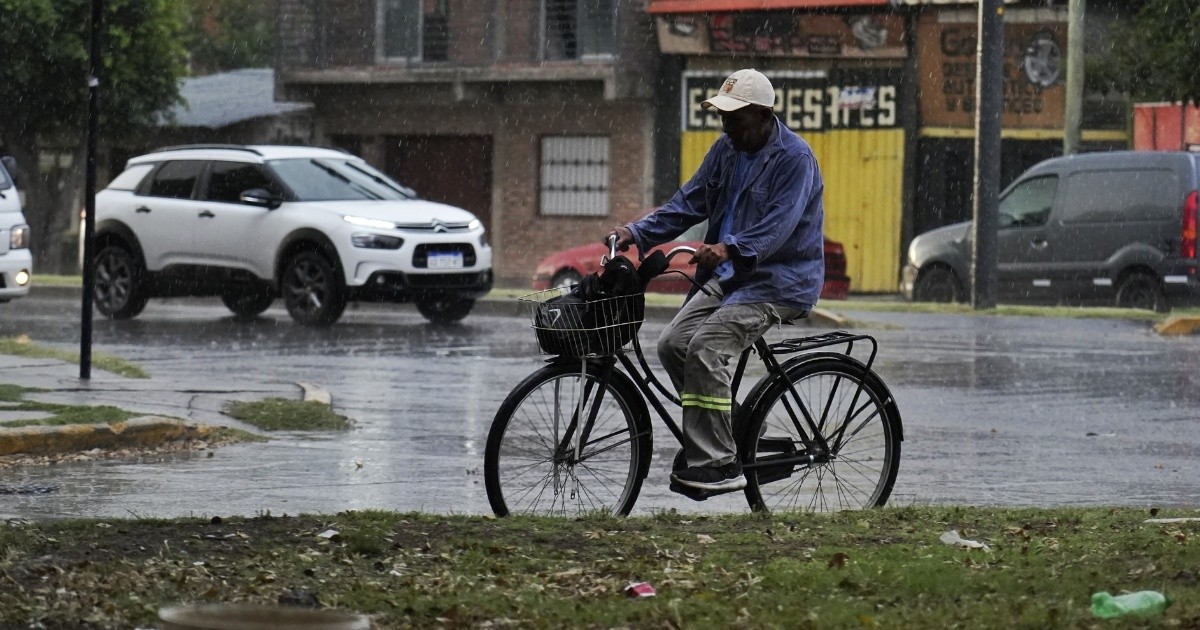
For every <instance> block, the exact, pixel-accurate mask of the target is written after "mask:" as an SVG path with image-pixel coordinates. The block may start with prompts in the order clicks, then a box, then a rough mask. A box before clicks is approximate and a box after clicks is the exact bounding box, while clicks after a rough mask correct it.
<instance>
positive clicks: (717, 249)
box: [688, 243, 730, 269]
mask: <svg viewBox="0 0 1200 630" xmlns="http://www.w3.org/2000/svg"><path fill="white" fill-rule="evenodd" d="M729 259H730V255H729V247H728V246H726V245H725V243H717V244H716V245H707V244H706V245H701V246H700V248H699V249H697V250H696V253H695V254H694V255H692V259H691V260H689V261H688V262H689V263H694V264H695V265H696V266H698V267H702V268H704V269H715V268H716V267H717V265H719V264H721V263H723V262H725V261H726V260H729Z"/></svg>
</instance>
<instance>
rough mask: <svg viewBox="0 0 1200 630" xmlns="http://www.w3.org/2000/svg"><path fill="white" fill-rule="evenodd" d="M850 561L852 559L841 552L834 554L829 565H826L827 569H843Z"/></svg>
mask: <svg viewBox="0 0 1200 630" xmlns="http://www.w3.org/2000/svg"><path fill="white" fill-rule="evenodd" d="M849 559H850V556H848V555H846V554H845V553H842V552H840V551H839V552H837V553H835V554H833V556H832V557H831V558H829V563H828V564H826V565H825V566H826V568H829V569H841V568H843V567H845V566H846V561H847V560H849Z"/></svg>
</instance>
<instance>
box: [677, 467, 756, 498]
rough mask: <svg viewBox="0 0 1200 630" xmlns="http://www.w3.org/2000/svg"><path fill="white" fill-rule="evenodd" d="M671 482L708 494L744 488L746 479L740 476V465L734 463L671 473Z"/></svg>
mask: <svg viewBox="0 0 1200 630" xmlns="http://www.w3.org/2000/svg"><path fill="white" fill-rule="evenodd" d="M671 481H674V482H675V483H677V484H679V485H681V486H687V487H688V488H695V489H696V490H707V491H709V492H732V491H734V490H741V489H742V488H745V487H746V477H745V476H743V475H742V465H741V464H740V463H738V462H736V461H734V462H730V463H728V464H725V465H724V466H712V467H704V466H692V467H690V468H686V469H684V470H681V471H679V472H674V473H671Z"/></svg>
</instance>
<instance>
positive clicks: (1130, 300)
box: [1117, 271, 1171, 313]
mask: <svg viewBox="0 0 1200 630" xmlns="http://www.w3.org/2000/svg"><path fill="white" fill-rule="evenodd" d="M1117 306H1119V307H1122V308H1140V309H1145V310H1148V311H1155V312H1158V313H1166V312H1167V311H1169V310H1171V307H1170V306H1168V305H1167V296H1166V295H1164V294H1163V289H1162V284H1161V283H1159V281H1158V278H1157V277H1155V276H1154V274H1151V273H1146V272H1144V271H1135V272H1133V273H1131V274H1129V275H1127V276H1125V277H1124V278H1122V279H1121V283H1120V284H1119V285H1117Z"/></svg>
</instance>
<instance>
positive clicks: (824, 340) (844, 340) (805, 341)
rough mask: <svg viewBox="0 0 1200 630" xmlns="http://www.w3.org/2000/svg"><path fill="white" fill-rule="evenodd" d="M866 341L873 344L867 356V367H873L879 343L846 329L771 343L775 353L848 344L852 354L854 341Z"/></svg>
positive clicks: (847, 350)
mask: <svg viewBox="0 0 1200 630" xmlns="http://www.w3.org/2000/svg"><path fill="white" fill-rule="evenodd" d="M856 341H866V342H868V343H870V344H871V354H870V356H869V357H867V363H866V365H867V369H868V370H869V369H871V364H872V363H874V362H875V353H876V352H878V351H879V344H878V343H876V341H875V338H874V337H872V336H870V335H856V334H853V333H848V332H846V331H844V330H836V331H834V332H830V333H824V334H821V335H813V336H811V337H796V338H793V339H785V340H783V341H779V342H776V343H773V344H771V345H770V347H771V352H773V353H774V354H795V353H797V352H807V351H809V350H816V349H817V348H825V347H828V346H836V345H839V344H846V350H845V354H846V355H847V356H849V355H850V353H852V352H853V351H854V342H856Z"/></svg>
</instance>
